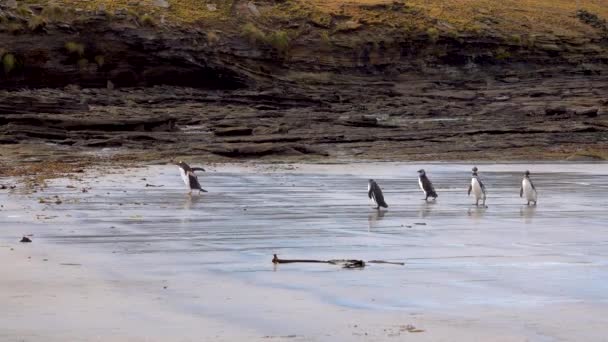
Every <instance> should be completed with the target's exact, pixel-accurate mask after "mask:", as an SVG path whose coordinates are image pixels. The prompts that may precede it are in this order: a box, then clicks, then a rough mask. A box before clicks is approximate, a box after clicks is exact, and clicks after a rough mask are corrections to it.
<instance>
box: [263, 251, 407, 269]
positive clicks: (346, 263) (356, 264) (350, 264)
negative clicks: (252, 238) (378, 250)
mask: <svg viewBox="0 0 608 342" xmlns="http://www.w3.org/2000/svg"><path fill="white" fill-rule="evenodd" d="M296 262H301V263H321V264H332V265H342V267H343V268H363V267H365V264H366V262H365V261H363V260H357V259H332V260H312V259H279V257H278V256H277V255H276V254H274V257H273V258H272V263H273V264H291V263H296ZM367 263H368V264H390V265H401V266H403V265H405V263H403V262H392V261H384V260H370V261H368V262H367Z"/></svg>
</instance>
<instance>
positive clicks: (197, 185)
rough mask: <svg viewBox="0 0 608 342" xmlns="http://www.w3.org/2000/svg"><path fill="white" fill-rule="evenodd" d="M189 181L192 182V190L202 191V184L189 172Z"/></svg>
mask: <svg viewBox="0 0 608 342" xmlns="http://www.w3.org/2000/svg"><path fill="white" fill-rule="evenodd" d="M188 180H189V181H190V189H194V190H201V189H202V187H201V184H200V183H199V182H198V178H197V177H196V175H195V174H194V172H192V171H188Z"/></svg>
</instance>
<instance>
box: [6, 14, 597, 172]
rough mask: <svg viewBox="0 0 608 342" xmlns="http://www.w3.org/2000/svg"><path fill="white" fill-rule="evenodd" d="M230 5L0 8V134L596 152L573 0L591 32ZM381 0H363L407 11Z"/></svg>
mask: <svg viewBox="0 0 608 342" xmlns="http://www.w3.org/2000/svg"><path fill="white" fill-rule="evenodd" d="M237 3H240V2H237ZM240 4H241V6H240V7H239V6H235V7H234V9H233V11H235V13H237V14H238V13H240V12H243V11H245V12H247V13H248V14H247V18H246V20H245V19H243V20H240V21H239V20H237V21H234V22H228V23H214V24H213V25H211V24H210V25H208V26H207V27H206V26H205V25H204V24H200V25H178V24H173V23H170V24H163V23H160V22H154V23H148V24H146V22H145V21H144V20H143V19H142V18H139V19H136V18H133V17H132V16H130V15H129V14H128V13H123V12H121V11H117V12H115V13H112V14H111V15H110V14H108V13H107V12H105V11H93V12H83V13H79V15H78V19H77V20H70V21H69V22H59V21H48V22H44V23H43V24H39V25H34V24H36V23H32V24H30V21H31V20H32V19H31V16H32V15H34V16H36V15H42V14H41V13H42V11H43V10H44V9H42V8H36V7H34V8H32V9H31V11H32V13H30V14H28V15H29V17H28V18H30V19H27V20H26V17H23V18H21V17H20V16H19V13H17V12H15V10H14V9H10V8H7V7H6V6H5V7H1V8H2V11H3V12H2V13H1V14H2V15H3V16H4V17H5V18H6V17H8V18H9V19H10V20H9V23H8V24H7V22H3V23H2V24H0V27H2V29H1V30H0V31H1V32H0V41H1V42H2V45H0V55H2V62H3V70H0V74H1V77H0V88H1V89H3V90H2V91H0V132H1V133H2V136H0V143H3V144H16V143H22V142H29V143H31V142H52V143H55V144H57V145H64V146H72V148H73V149H75V150H77V149H87V148H91V147H126V148H132V149H137V150H153V151H154V152H155V153H159V156H160V157H165V156H167V157H170V156H174V155H187V154H190V155H206V156H207V157H208V158H218V159H222V158H232V159H234V158H260V157H268V158H284V157H294V158H304V159H311V158H314V159H316V158H334V159H335V158H343V159H350V158H361V159H395V160H407V159H492V158H496V159H528V158H543V159H560V158H566V157H571V156H580V157H592V158H603V157H605V156H606V155H605V152H603V149H604V148H605V147H606V141H607V139H608V116H607V114H608V73H607V72H608V36H607V35H605V31H604V29H603V28H602V26H601V18H596V17H591V18H589V16H588V15H587V14H585V13H582V14H581V13H578V15H579V16H580V17H581V21H583V22H585V25H589V27H590V30H592V32H594V34H590V35H588V36H580V35H559V34H550V33H547V34H544V35H542V36H536V35H535V36H534V37H532V36H521V35H519V36H508V35H505V34H504V33H500V32H493V31H484V32H481V33H479V34H471V33H470V32H467V33H455V32H451V31H450V30H448V29H445V30H441V29H440V30H438V31H430V30H427V31H423V32H410V33H408V34H404V33H403V31H402V30H396V29H393V28H391V27H390V26H377V25H370V24H366V23H365V22H363V23H362V22H361V21H358V22H354V21H352V20H351V19H349V18H341V17H333V19H332V21H330V22H328V23H325V22H323V21H319V20H317V21H318V22H316V21H315V20H312V21H311V19H302V20H294V21H293V22H292V23H290V24H289V25H292V26H293V27H292V26H285V27H287V29H289V30H297V32H298V34H297V35H293V36H290V35H287V34H285V35H283V34H282V33H281V32H282V31H281V32H275V33H270V32H269V31H262V30H258V31H259V32H257V31H255V30H256V28H255V26H253V25H250V24H251V22H253V23H256V21H255V20H253V21H251V19H250V18H249V17H256V16H258V15H263V12H262V14H255V13H256V12H255V11H256V10H259V11H262V10H263V7H262V6H261V5H260V4H258V5H260V6H256V7H255V10H254V9H252V8H254V7H252V4H253V3H250V2H247V3H240ZM396 4H397V5H396ZM262 5H263V3H262ZM390 6H392V7H380V8H377V9H375V10H378V11H401V10H403V9H402V8H401V7H399V6H398V3H397V2H395V4H392V5H390ZM258 7H259V8H260V9H258ZM239 11H240V12H239ZM37 13H38V14H37ZM573 15H577V13H573ZM313 19H314V18H313ZM598 20H600V21H599V23H598ZM10 23H21V25H22V26H19V28H18V27H16V26H12V27H11V26H9V24H10ZM282 25H286V24H282ZM324 25H333V27H334V28H335V29H334V30H333V31H332V32H333V35H332V36H331V37H330V38H328V37H326V36H325V35H324V34H323V32H325V31H324V30H325V28H324ZM439 27H440V28H441V25H439ZM220 29H221V30H220ZM287 29H286V30H287ZM289 32H291V31H289ZM590 32H591V31H590ZM261 34H265V35H266V36H263V37H262V36H261ZM290 34H291V33H290Z"/></svg>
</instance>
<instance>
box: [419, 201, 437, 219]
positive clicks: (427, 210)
mask: <svg viewBox="0 0 608 342" xmlns="http://www.w3.org/2000/svg"><path fill="white" fill-rule="evenodd" d="M433 205H435V203H434V202H426V201H425V202H424V203H422V204H421V205H420V207H419V208H418V217H420V218H425V217H428V216H429V215H431V212H432V211H433Z"/></svg>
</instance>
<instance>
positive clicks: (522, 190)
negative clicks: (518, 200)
mask: <svg viewBox="0 0 608 342" xmlns="http://www.w3.org/2000/svg"><path fill="white" fill-rule="evenodd" d="M519 197H524V187H523V185H522V186H521V187H520V188H519Z"/></svg>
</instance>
